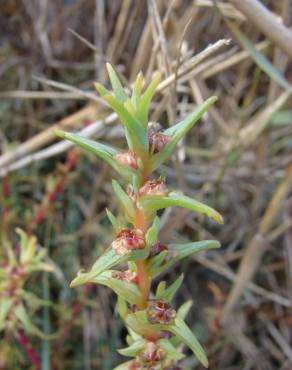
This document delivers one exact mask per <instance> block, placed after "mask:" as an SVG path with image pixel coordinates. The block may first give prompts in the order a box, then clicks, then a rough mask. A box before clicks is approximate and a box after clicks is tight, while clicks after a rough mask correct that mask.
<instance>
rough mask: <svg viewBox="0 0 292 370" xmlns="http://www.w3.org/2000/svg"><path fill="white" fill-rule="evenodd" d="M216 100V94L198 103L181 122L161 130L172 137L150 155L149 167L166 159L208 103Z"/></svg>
mask: <svg viewBox="0 0 292 370" xmlns="http://www.w3.org/2000/svg"><path fill="white" fill-rule="evenodd" d="M216 100H217V96H212V97H211V98H209V99H207V100H206V101H205V102H203V103H202V104H200V105H199V106H198V107H197V108H196V109H195V110H194V111H193V112H192V113H191V114H189V115H188V116H187V117H186V118H184V119H183V120H182V121H181V122H179V123H177V124H176V125H174V126H172V127H170V128H168V129H167V130H165V131H163V134H165V135H168V136H170V137H171V138H172V139H171V141H170V143H169V144H167V145H166V146H165V147H164V149H163V150H162V151H161V152H159V153H157V154H154V155H153V156H152V157H151V169H152V170H155V169H156V168H158V167H159V166H160V165H161V164H162V163H163V162H164V161H166V160H167V159H168V158H169V157H170V156H171V154H172V152H173V151H174V149H175V148H176V146H177V144H178V142H179V141H180V140H181V139H182V138H183V137H184V136H185V134H186V133H187V132H188V131H189V130H190V129H191V128H192V127H193V126H194V124H195V123H197V122H198V121H199V119H200V118H201V117H202V116H203V114H204V113H205V112H206V111H207V110H208V108H209V107H210V105H212V104H213V103H214V102H215V101H216Z"/></svg>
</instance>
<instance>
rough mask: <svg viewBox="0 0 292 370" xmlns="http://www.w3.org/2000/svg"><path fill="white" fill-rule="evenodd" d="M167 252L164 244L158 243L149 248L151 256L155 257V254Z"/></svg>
mask: <svg viewBox="0 0 292 370" xmlns="http://www.w3.org/2000/svg"><path fill="white" fill-rule="evenodd" d="M164 251H168V246H167V245H166V244H162V243H160V242H158V243H156V244H154V245H153V247H152V248H151V253H150V254H151V256H156V255H157V254H159V253H161V252H164Z"/></svg>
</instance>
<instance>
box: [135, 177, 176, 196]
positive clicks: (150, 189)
mask: <svg viewBox="0 0 292 370" xmlns="http://www.w3.org/2000/svg"><path fill="white" fill-rule="evenodd" d="M168 193H169V191H168V189H167V187H166V185H165V183H164V182H163V181H161V180H149V181H147V182H145V184H144V185H143V186H142V187H141V188H140V190H139V196H140V197H143V196H144V195H160V196H164V195H167V194H168Z"/></svg>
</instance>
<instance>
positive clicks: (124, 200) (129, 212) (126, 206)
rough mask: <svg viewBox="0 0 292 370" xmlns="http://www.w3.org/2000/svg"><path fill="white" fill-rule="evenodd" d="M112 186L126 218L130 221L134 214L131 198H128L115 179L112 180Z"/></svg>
mask: <svg viewBox="0 0 292 370" xmlns="http://www.w3.org/2000/svg"><path fill="white" fill-rule="evenodd" d="M112 186H113V189H114V192H115V194H116V196H117V198H118V199H119V201H120V204H121V206H122V208H123V210H124V211H125V214H126V216H127V218H128V220H129V221H130V222H131V221H132V220H133V217H134V216H135V208H134V204H133V202H132V200H131V198H129V196H128V195H127V193H126V192H125V191H124V190H123V189H122V187H121V185H120V184H119V183H118V182H117V181H116V180H112Z"/></svg>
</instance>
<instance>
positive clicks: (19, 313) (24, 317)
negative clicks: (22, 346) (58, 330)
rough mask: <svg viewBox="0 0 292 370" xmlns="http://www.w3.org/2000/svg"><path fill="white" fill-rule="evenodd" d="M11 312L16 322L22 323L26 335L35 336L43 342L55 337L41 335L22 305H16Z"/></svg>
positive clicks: (52, 335)
mask: <svg viewBox="0 0 292 370" xmlns="http://www.w3.org/2000/svg"><path fill="white" fill-rule="evenodd" d="M13 312H14V314H15V316H16V317H17V318H18V320H19V321H20V322H21V323H22V325H23V327H24V330H25V331H26V332H27V333H29V334H33V335H36V336H38V337H40V338H41V339H45V340H49V339H53V338H55V337H56V335H54V334H45V333H43V332H42V331H41V330H40V329H39V328H38V327H37V326H35V325H34V324H33V323H32V321H31V319H30V317H29V316H28V313H27V312H26V310H25V308H24V306H23V305H22V304H18V305H17V306H16V307H14V310H13Z"/></svg>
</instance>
